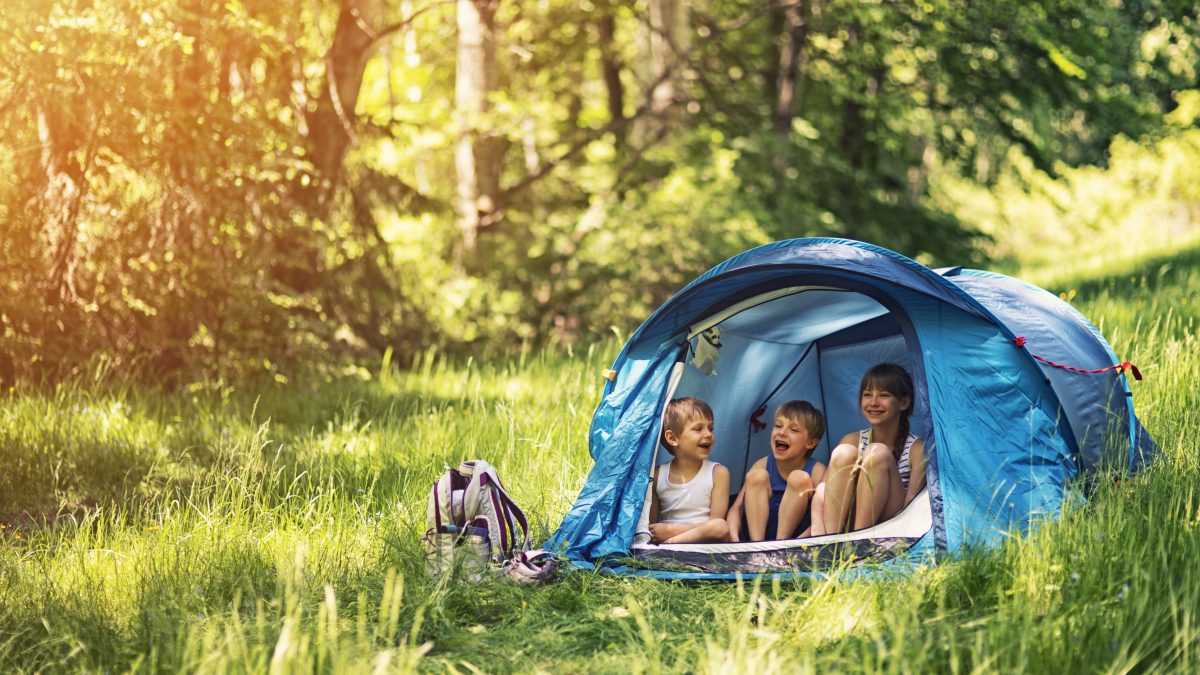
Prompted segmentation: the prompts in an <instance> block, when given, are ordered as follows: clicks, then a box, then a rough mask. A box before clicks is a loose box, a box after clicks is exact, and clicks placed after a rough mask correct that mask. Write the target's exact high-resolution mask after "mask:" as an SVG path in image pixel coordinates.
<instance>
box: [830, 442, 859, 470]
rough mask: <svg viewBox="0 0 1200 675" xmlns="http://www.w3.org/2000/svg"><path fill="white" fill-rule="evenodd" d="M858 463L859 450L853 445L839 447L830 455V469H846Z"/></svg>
mask: <svg viewBox="0 0 1200 675" xmlns="http://www.w3.org/2000/svg"><path fill="white" fill-rule="evenodd" d="M857 461H858V448H856V447H854V446H853V445H839V446H837V447H836V448H834V449H833V452H832V453H831V454H830V455H829V468H830V469H845V468H849V467H852V466H854V463H855V462H857Z"/></svg>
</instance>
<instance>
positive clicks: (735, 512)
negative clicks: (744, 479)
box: [725, 485, 746, 542]
mask: <svg viewBox="0 0 1200 675" xmlns="http://www.w3.org/2000/svg"><path fill="white" fill-rule="evenodd" d="M745 498H746V486H745V485H743V486H742V489H741V490H739V491H738V496H737V498H736V499H734V500H733V505H732V506H730V507H729V513H727V514H726V515H725V522H727V523H729V541H734V542H736V541H741V540H740V539H739V538H738V535H739V532H740V531H741V529H742V500H743V499H745Z"/></svg>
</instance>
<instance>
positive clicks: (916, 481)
mask: <svg viewBox="0 0 1200 675" xmlns="http://www.w3.org/2000/svg"><path fill="white" fill-rule="evenodd" d="M908 465H909V467H910V468H911V472H910V473H909V474H908V493H907V494H905V495H904V505H905V506H908V505H909V503H911V502H912V500H913V499H914V498H915V497H916V496H917V494H918V493H920V492H921V490H922V489H923V488H924V487H925V441H923V440H921V439H917V440H916V441H915V442H914V443H913V445H912V449H910V450H909V451H908Z"/></svg>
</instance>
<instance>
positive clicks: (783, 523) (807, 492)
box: [775, 470, 813, 539]
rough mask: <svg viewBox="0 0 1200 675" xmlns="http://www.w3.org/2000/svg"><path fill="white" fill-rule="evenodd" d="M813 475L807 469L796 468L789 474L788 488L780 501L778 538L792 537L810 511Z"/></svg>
mask: <svg viewBox="0 0 1200 675" xmlns="http://www.w3.org/2000/svg"><path fill="white" fill-rule="evenodd" d="M812 494H813V482H812V476H809V475H808V472H807V471H802V470H796V471H793V472H791V473H790V474H788V477H787V489H786V490H784V491H783V499H781V500H780V501H779V529H778V530H777V531H776V533H775V538H776V539H791V538H792V535H794V534H795V533H796V528H797V527H799V525H800V521H802V520H804V514H805V513H807V512H808V501H809V500H810V499H812Z"/></svg>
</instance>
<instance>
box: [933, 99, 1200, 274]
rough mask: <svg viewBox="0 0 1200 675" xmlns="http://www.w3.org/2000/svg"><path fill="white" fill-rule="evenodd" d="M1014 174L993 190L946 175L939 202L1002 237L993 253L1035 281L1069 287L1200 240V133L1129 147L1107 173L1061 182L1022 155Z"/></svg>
mask: <svg viewBox="0 0 1200 675" xmlns="http://www.w3.org/2000/svg"><path fill="white" fill-rule="evenodd" d="M1189 123H1190V122H1189ZM1008 165H1009V167H1011V168H1010V170H1007V171H1005V172H1003V173H1001V175H1000V177H999V178H998V179H997V181H996V183H995V185H993V186H992V187H991V188H984V187H982V186H979V185H977V184H973V183H971V182H969V181H966V180H964V179H962V178H958V177H955V176H953V175H949V174H939V175H938V176H936V177H935V180H934V186H933V192H934V196H935V199H936V200H937V202H938V203H940V204H941V205H942V207H943V208H945V209H946V210H949V211H952V212H955V213H958V214H960V217H961V218H962V219H963V220H965V221H967V222H971V223H973V224H975V225H976V226H977V227H978V228H979V229H980V230H981V231H983V232H985V233H989V234H990V235H991V236H992V237H993V239H992V244H991V246H990V247H989V253H990V254H991V255H992V256H993V258H994V259H995V260H996V261H997V262H999V263H1001V264H1002V265H1004V266H1007V268H1009V269H1014V268H1019V267H1026V268H1035V269H1038V270H1039V271H1038V272H1037V273H1036V274H1035V275H1034V276H1033V277H1032V278H1031V279H1030V280H1031V281H1034V282H1037V283H1042V284H1045V285H1052V286H1053V285H1061V284H1064V283H1066V281H1065V280H1066V279H1069V278H1072V277H1077V276H1079V275H1081V274H1098V273H1103V272H1105V271H1106V270H1107V269H1108V268H1109V267H1110V266H1111V265H1112V264H1113V262H1114V261H1120V260H1122V259H1125V258H1128V257H1129V256H1131V255H1149V254H1154V253H1163V254H1166V253H1170V252H1172V251H1175V250H1178V249H1179V247H1180V246H1183V245H1187V244H1189V243H1190V242H1192V241H1193V240H1194V239H1195V237H1196V236H1197V230H1196V221H1197V213H1200V191H1198V190H1197V188H1196V186H1197V185H1200V170H1198V169H1197V167H1200V132H1197V130H1195V129H1188V130H1186V131H1179V132H1177V133H1175V134H1172V135H1170V136H1167V137H1165V138H1163V139H1161V140H1159V141H1158V142H1156V143H1154V144H1152V145H1141V144H1138V143H1134V142H1133V141H1130V140H1129V139H1126V138H1123V137H1119V138H1117V139H1116V140H1115V141H1114V142H1113V144H1112V147H1111V149H1110V153H1109V159H1108V163H1107V166H1105V167H1103V168H1100V167H1079V168H1069V167H1066V166H1060V167H1059V172H1058V173H1059V178H1058V179H1057V180H1056V179H1051V178H1050V177H1048V176H1047V175H1046V174H1043V173H1040V172H1038V171H1036V170H1034V169H1033V167H1032V166H1031V164H1030V162H1029V161H1028V160H1027V159H1026V158H1024V157H1023V156H1021V155H1019V154H1018V153H1013V154H1012V156H1010V158H1009V162H1008Z"/></svg>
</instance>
